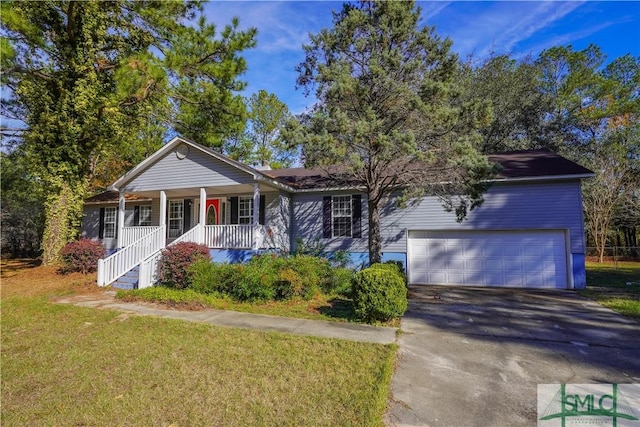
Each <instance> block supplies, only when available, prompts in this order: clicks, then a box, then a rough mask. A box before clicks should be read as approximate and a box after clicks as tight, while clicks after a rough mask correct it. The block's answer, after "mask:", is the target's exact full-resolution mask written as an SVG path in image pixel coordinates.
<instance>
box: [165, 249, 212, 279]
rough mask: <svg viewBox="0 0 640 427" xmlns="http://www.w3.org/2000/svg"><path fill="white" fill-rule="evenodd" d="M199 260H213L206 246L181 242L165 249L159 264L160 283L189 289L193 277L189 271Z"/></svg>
mask: <svg viewBox="0 0 640 427" xmlns="http://www.w3.org/2000/svg"><path fill="white" fill-rule="evenodd" d="M198 259H211V256H210V255H209V248H208V247H207V246H206V245H199V244H197V243H191V242H180V243H176V244H175V245H171V246H169V247H167V248H166V249H163V250H162V255H161V257H160V262H159V263H158V272H159V281H160V283H161V284H162V285H163V286H167V287H170V288H175V289H185V288H188V287H189V285H190V284H191V275H190V274H188V273H187V270H188V268H189V267H190V266H191V265H192V264H193V263H194V262H196V261H197V260H198Z"/></svg>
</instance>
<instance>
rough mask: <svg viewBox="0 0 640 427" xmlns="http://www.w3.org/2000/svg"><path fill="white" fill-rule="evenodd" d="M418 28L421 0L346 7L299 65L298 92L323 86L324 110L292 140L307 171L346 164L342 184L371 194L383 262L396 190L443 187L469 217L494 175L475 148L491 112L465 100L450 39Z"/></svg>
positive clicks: (372, 245) (377, 251)
mask: <svg viewBox="0 0 640 427" xmlns="http://www.w3.org/2000/svg"><path fill="white" fill-rule="evenodd" d="M419 21H420V9H419V8H418V7H416V5H415V3H414V2H377V1H362V2H358V3H355V4H354V3H348V4H345V5H344V6H343V8H342V11H341V12H339V13H334V17H333V27H332V28H329V29H324V30H322V31H321V32H320V33H318V34H316V35H312V36H311V43H310V44H309V45H306V46H304V49H305V53H306V58H305V61H304V62H303V63H301V64H300V65H299V67H298V71H299V77H298V80H297V82H298V85H299V86H300V87H303V88H304V89H305V90H306V91H307V93H308V92H310V91H311V90H313V89H315V93H316V97H317V99H318V105H317V106H316V108H315V111H314V112H313V114H312V115H311V117H310V119H309V120H308V121H307V122H306V123H304V126H302V129H291V130H290V133H289V134H290V135H293V137H296V136H297V137H299V138H300V139H301V142H302V143H303V144H304V148H303V149H304V153H305V162H306V164H307V165H312V164H319V165H327V164H344V165H346V171H345V175H344V176H343V177H342V178H343V179H344V180H345V181H348V182H349V183H351V184H353V185H356V186H358V187H361V188H364V191H365V192H366V194H367V203H368V210H367V211H368V221H369V257H370V262H372V263H374V262H379V261H380V259H381V248H382V241H381V233H380V211H381V208H382V207H383V206H384V204H385V203H387V202H388V200H389V198H390V197H391V196H392V195H393V194H394V193H398V192H403V195H404V198H405V199H406V198H409V197H411V196H417V195H421V194H424V192H425V191H426V190H427V189H429V190H430V191H433V192H436V191H438V190H439V189H442V190H443V191H442V192H441V193H439V194H440V195H441V197H442V198H443V201H444V203H445V206H446V207H447V208H448V209H450V210H454V211H455V213H456V214H457V217H458V218H459V219H460V220H462V219H463V218H464V217H465V216H466V214H467V212H468V210H470V209H473V208H474V207H476V206H477V205H479V204H480V203H481V202H482V194H483V191H484V190H485V188H486V187H485V185H484V184H482V183H481V181H480V178H483V177H486V176H487V174H488V173H489V170H490V167H489V164H488V162H487V159H486V157H484V156H482V155H480V154H479V153H478V152H477V151H476V150H475V148H474V143H475V142H476V140H477V138H478V134H477V132H475V127H476V126H477V125H478V124H479V123H480V122H482V121H483V120H486V119H487V110H486V108H484V106H482V105H479V104H478V103H475V102H464V99H463V98H462V96H461V89H460V87H459V86H458V84H457V82H456V77H457V74H458V67H459V62H458V58H457V56H456V55H454V54H452V53H451V52H450V48H451V41H450V40H448V39H447V40H442V39H440V38H439V37H438V36H437V35H436V34H435V31H434V28H431V27H428V26H425V27H422V26H421V25H420V22H419ZM443 182H446V183H447V184H446V185H441V183H443ZM452 194H457V195H458V196H456V197H453V196H451V195H452Z"/></svg>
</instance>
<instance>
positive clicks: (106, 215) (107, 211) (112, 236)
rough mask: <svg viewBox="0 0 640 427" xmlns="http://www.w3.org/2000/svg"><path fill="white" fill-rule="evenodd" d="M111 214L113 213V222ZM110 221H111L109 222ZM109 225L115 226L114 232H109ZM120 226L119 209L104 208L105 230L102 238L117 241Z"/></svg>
mask: <svg viewBox="0 0 640 427" xmlns="http://www.w3.org/2000/svg"><path fill="white" fill-rule="evenodd" d="M111 212H113V220H111V218H109V217H111V214H110V213H111ZM107 219H109V221H107ZM107 224H113V230H112V231H110V232H107ZM117 225H118V208H104V225H103V226H104V228H103V232H102V237H103V238H104V239H115V238H116V230H117Z"/></svg>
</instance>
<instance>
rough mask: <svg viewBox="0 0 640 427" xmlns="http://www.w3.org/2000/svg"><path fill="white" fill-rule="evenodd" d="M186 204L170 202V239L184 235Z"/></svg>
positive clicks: (180, 201) (179, 201)
mask: <svg viewBox="0 0 640 427" xmlns="http://www.w3.org/2000/svg"><path fill="white" fill-rule="evenodd" d="M183 215H184V203H183V201H182V200H169V238H170V239H175V238H176V237H180V236H181V235H182V225H183V224H184V217H183Z"/></svg>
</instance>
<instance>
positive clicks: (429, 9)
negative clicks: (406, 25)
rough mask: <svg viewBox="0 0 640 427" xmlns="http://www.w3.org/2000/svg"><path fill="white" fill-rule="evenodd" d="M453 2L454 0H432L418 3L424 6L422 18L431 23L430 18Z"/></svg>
mask: <svg viewBox="0 0 640 427" xmlns="http://www.w3.org/2000/svg"><path fill="white" fill-rule="evenodd" d="M451 3H452V2H450V1H439V2H434V1H431V2H420V3H418V5H419V6H420V7H421V8H422V20H423V21H424V22H426V23H427V24H429V25H431V23H430V19H431V18H433V17H435V16H437V15H438V14H440V12H442V10H443V9H444V8H446V7H447V6H449V5H450V4H451Z"/></svg>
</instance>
